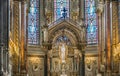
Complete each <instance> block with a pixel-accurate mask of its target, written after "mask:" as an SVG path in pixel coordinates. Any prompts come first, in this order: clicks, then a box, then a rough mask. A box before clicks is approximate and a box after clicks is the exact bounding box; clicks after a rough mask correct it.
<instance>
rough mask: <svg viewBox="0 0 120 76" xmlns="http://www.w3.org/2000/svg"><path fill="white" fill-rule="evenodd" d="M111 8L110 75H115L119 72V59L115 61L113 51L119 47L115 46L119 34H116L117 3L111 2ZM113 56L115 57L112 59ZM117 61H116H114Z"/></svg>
mask: <svg viewBox="0 0 120 76" xmlns="http://www.w3.org/2000/svg"><path fill="white" fill-rule="evenodd" d="M111 8H112V10H111V15H112V19H111V22H112V28H111V29H112V31H111V32H112V35H111V36H112V38H111V40H112V41H111V42H112V46H111V48H112V51H111V53H112V55H111V56H112V61H111V63H112V73H114V74H115V73H116V71H118V70H119V68H118V67H119V59H118V60H117V57H116V56H117V55H115V51H116V50H117V48H118V47H119V46H117V44H118V43H119V39H118V38H119V34H118V17H119V15H118V1H112V2H111ZM114 55H115V57H114ZM116 60H117V61H116ZM116 75H117V74H116Z"/></svg>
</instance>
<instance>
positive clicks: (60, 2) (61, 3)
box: [54, 0, 69, 20]
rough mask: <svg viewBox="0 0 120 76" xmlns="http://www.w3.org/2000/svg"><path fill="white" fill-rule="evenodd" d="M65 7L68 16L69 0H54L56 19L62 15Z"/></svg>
mask: <svg viewBox="0 0 120 76" xmlns="http://www.w3.org/2000/svg"><path fill="white" fill-rule="evenodd" d="M63 8H65V9H66V10H67V17H69V0H54V18H55V20H57V19H59V18H60V17H62V13H63V11H62V10H63Z"/></svg>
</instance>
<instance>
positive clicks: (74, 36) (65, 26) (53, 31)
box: [48, 21, 82, 45]
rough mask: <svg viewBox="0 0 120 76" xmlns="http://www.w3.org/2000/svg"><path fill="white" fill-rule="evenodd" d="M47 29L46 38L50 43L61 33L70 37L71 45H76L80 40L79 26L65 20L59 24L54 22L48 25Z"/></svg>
mask: <svg viewBox="0 0 120 76" xmlns="http://www.w3.org/2000/svg"><path fill="white" fill-rule="evenodd" d="M48 31H49V38H48V39H49V42H50V43H54V42H55V40H56V39H57V38H58V37H59V36H61V35H63V34H64V35H66V36H67V37H68V38H69V39H70V41H71V43H72V45H77V44H78V43H79V42H81V33H80V32H82V30H81V28H80V27H79V26H77V25H73V24H71V23H69V22H67V21H63V22H61V23H59V24H55V25H54V26H51V27H49V28H48Z"/></svg>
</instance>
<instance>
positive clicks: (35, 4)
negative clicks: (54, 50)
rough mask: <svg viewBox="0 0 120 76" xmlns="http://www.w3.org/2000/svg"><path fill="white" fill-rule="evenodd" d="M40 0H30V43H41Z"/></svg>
mask: <svg viewBox="0 0 120 76" xmlns="http://www.w3.org/2000/svg"><path fill="white" fill-rule="evenodd" d="M39 1H40V0H30V5H29V13H28V44H29V45H36V44H39V41H40V39H39V38H40V37H39V34H40V33H39V20H40V19H39V15H40V12H39V10H40V9H39V8H40V7H39V3H40V2H39Z"/></svg>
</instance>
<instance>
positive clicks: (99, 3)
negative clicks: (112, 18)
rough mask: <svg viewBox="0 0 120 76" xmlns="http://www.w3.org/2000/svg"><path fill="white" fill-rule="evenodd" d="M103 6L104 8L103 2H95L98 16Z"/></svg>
mask: <svg viewBox="0 0 120 76" xmlns="http://www.w3.org/2000/svg"><path fill="white" fill-rule="evenodd" d="M103 8H104V4H103V2H98V4H97V10H96V11H97V14H98V16H100V14H101V13H102V12H103Z"/></svg>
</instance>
